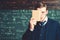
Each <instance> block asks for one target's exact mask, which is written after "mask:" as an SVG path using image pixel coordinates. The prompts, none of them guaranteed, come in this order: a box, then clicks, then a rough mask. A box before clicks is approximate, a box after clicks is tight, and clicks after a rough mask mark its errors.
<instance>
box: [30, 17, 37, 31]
mask: <svg viewBox="0 0 60 40" xmlns="http://www.w3.org/2000/svg"><path fill="white" fill-rule="evenodd" d="M36 23H37V21H36V20H35V18H31V19H30V31H33V30H34V26H35V25H36Z"/></svg>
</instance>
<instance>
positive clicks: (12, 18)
mask: <svg viewBox="0 0 60 40" xmlns="http://www.w3.org/2000/svg"><path fill="white" fill-rule="evenodd" d="M31 13H32V12H31V10H0V40H21V38H22V35H23V34H24V32H25V31H26V29H27V27H28V23H29V20H30V18H31ZM48 17H49V18H51V19H54V20H57V21H59V22H60V10H58V9H49V14H48Z"/></svg>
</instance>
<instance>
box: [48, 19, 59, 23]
mask: <svg viewBox="0 0 60 40" xmlns="http://www.w3.org/2000/svg"><path fill="white" fill-rule="evenodd" d="M48 22H51V23H57V24H59V21H57V20H54V19H51V18H48Z"/></svg>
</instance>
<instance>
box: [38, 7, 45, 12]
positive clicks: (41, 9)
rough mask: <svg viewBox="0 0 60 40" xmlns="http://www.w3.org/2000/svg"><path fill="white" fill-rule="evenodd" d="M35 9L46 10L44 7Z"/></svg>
mask: <svg viewBox="0 0 60 40" xmlns="http://www.w3.org/2000/svg"><path fill="white" fill-rule="evenodd" d="M37 10H40V11H46V7H41V8H37Z"/></svg>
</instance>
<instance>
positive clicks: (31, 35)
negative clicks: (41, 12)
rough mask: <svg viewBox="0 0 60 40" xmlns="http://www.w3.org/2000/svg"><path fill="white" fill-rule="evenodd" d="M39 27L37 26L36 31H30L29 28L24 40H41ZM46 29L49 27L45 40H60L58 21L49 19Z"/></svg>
mask: <svg viewBox="0 0 60 40" xmlns="http://www.w3.org/2000/svg"><path fill="white" fill-rule="evenodd" d="M38 26H39V25H37V27H36V28H35V30H34V31H30V30H29V28H28V29H27V31H26V32H25V33H24V35H23V37H22V40H39V38H40V28H41V27H38ZM45 27H47V32H46V36H45V39H44V40H60V24H59V23H58V22H57V21H54V20H52V19H49V18H48V22H47V24H46V25H45Z"/></svg>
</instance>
